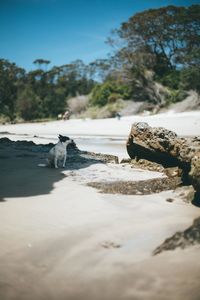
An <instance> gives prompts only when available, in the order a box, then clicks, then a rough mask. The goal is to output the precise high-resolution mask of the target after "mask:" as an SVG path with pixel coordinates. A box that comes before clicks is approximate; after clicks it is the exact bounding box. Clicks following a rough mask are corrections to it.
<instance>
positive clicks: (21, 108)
mask: <svg viewBox="0 0 200 300" xmlns="http://www.w3.org/2000/svg"><path fill="white" fill-rule="evenodd" d="M107 42H108V43H109V44H110V46H111V47H112V49H113V50H112V51H111V54H110V57H109V59H97V60H96V61H94V62H91V63H90V64H88V65H86V64H84V63H83V62H82V61H81V60H76V61H73V62H71V63H70V64H66V65H62V66H59V67H57V66H54V67H52V68H49V65H50V61H49V60H45V59H36V60H35V61H34V65H35V68H36V69H35V70H34V71H30V72H26V71H25V70H24V69H23V68H20V67H18V66H17V65H16V64H15V63H11V62H9V61H8V60H5V59H0V119H1V120H3V121H9V120H10V121H12V120H15V119H23V120H33V119H42V118H56V117H57V116H58V114H60V113H63V112H64V111H65V110H66V109H67V108H68V109H70V110H71V111H72V112H73V113H74V114H76V115H78V114H79V115H80V114H81V115H83V116H84V115H87V114H88V113H91V115H92V116H94V117H97V116H99V114H98V111H99V112H100V115H101V116H108V117H109V116H113V115H114V114H115V113H116V112H117V110H118V109H120V107H122V106H123V104H122V100H121V99H123V100H127V99H132V100H133V101H146V102H148V103H152V104H156V105H163V104H165V103H169V102H177V101H180V100H182V99H183V98H184V96H185V95H186V93H185V91H187V90H190V89H193V90H196V91H197V92H200V83H199V77H200V5H191V6H189V7H176V6H167V7H162V8H159V9H150V10H147V11H144V12H141V13H137V14H135V15H134V16H132V17H131V18H130V19H129V20H128V21H127V22H124V23H122V24H121V26H120V28H118V29H116V30H114V31H112V34H111V36H110V37H109V38H108V41H107ZM159 84H162V85H164V86H166V87H167V88H168V92H166V91H165V92H163V89H160V85H159ZM77 95H89V97H87V101H86V99H85V98H79V99H78V100H77V99H75V98H73V100H72V99H71V100H70V98H72V97H76V96H77ZM83 99H84V100H83ZM81 101H83V102H81ZM86 108H87V112H84V111H85V110H86Z"/></svg>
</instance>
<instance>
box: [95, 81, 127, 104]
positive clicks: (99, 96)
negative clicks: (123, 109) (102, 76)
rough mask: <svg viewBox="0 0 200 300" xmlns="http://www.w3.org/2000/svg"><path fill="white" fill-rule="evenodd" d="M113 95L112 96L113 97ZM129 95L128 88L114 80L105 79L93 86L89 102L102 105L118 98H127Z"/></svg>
mask: <svg viewBox="0 0 200 300" xmlns="http://www.w3.org/2000/svg"><path fill="white" fill-rule="evenodd" d="M113 96H114V98H113ZM129 97H130V88H129V87H128V86H126V85H122V84H120V83H118V82H114V81H106V82H105V83H103V84H98V85H96V86H95V87H94V89H93V90H92V94H91V99H90V104H91V105H96V106H99V107H101V106H104V105H106V104H107V103H108V102H109V101H111V102H112V100H114V101H115V100H117V99H119V98H122V99H128V98H129Z"/></svg>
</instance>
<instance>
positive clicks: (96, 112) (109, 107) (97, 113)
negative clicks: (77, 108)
mask: <svg viewBox="0 0 200 300" xmlns="http://www.w3.org/2000/svg"><path fill="white" fill-rule="evenodd" d="M123 107H124V101H123V100H120V99H119V100H117V101H116V102H115V103H108V104H106V105H105V106H103V107H101V108H100V107H99V106H90V107H89V108H88V109H87V110H86V111H85V112H83V113H82V114H81V117H82V118H92V119H103V118H112V117H115V116H116V113H117V112H119V111H120V110H121V109H122V108H123Z"/></svg>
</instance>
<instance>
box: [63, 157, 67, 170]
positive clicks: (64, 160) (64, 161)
mask: <svg viewBox="0 0 200 300" xmlns="http://www.w3.org/2000/svg"><path fill="white" fill-rule="evenodd" d="M66 159H67V154H65V156H64V159H63V168H64V167H65V163H66Z"/></svg>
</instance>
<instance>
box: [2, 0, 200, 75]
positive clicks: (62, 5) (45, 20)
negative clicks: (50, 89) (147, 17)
mask: <svg viewBox="0 0 200 300" xmlns="http://www.w3.org/2000/svg"><path fill="white" fill-rule="evenodd" d="M199 3H200V0H197V1H193V0H160V1H159V0H151V1H149V0H0V37H1V38H0V44H1V45H0V58H5V59H8V60H10V61H12V62H15V63H16V64H17V65H19V66H21V67H24V68H25V69H27V70H30V69H33V68H34V66H33V64H32V62H33V61H34V60H35V59H37V58H43V59H48V60H50V61H51V65H52V66H53V65H62V64H67V63H69V62H70V61H73V60H75V59H82V60H83V61H84V62H85V63H88V62H90V61H92V60H94V59H97V58H105V57H106V55H107V53H108V52H109V50H110V48H109V46H108V45H106V44H105V40H106V39H107V37H108V36H109V34H110V31H111V29H114V28H118V27H119V26H120V24H121V23H122V22H124V21H127V20H128V18H129V17H130V16H132V15H134V14H135V13H137V12H140V11H143V10H145V9H149V8H158V7H161V6H167V5H171V4H172V5H177V6H181V5H184V6H188V5H191V4H199Z"/></svg>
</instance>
